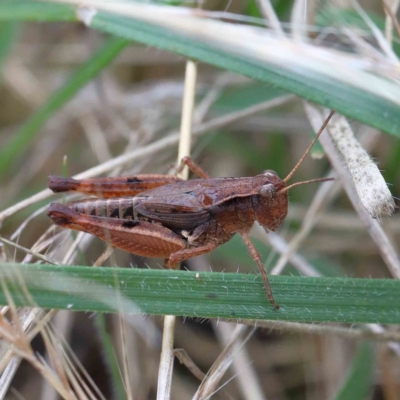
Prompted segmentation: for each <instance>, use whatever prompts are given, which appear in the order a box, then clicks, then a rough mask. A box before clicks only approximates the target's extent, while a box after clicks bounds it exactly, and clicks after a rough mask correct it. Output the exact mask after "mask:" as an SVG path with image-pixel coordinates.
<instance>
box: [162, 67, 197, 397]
mask: <svg viewBox="0 0 400 400" xmlns="http://www.w3.org/2000/svg"><path fill="white" fill-rule="evenodd" d="M196 81H197V64H196V63H195V62H193V61H190V60H189V61H187V62H186V72H185V87H184V92H183V102H182V117H181V131H180V139H179V146H178V160H177V165H179V163H180V160H181V159H182V158H183V157H185V156H189V155H190V147H191V139H192V130H193V126H192V125H193V114H194V104H195V96H196ZM180 176H181V178H183V179H187V178H188V176H189V169H188V168H187V167H185V168H184V169H183V171H182V172H181V173H180ZM175 320H176V317H175V316H172V315H166V316H165V317H164V329H163V341H162V349H161V359H160V366H159V370H158V387H157V399H158V400H164V399H165V400H168V399H170V396H171V381H172V372H173V366H174V353H173V347H174V335H175Z"/></svg>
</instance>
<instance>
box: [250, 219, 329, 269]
mask: <svg viewBox="0 0 400 400" xmlns="http://www.w3.org/2000/svg"><path fill="white" fill-rule="evenodd" d="M254 233H255V235H254V236H255V237H256V238H258V239H260V240H262V241H264V242H265V241H267V242H268V243H269V245H270V246H271V247H272V248H273V249H275V250H276V251H277V252H278V253H279V254H281V258H280V259H282V258H284V259H285V260H286V259H287V261H290V263H291V264H292V265H293V266H294V267H295V268H296V269H297V270H298V271H299V272H300V273H301V274H303V275H306V276H322V275H321V274H320V273H319V272H318V271H317V270H316V269H315V268H314V267H313V266H312V265H311V264H310V263H309V262H308V261H307V260H306V259H305V258H304V257H302V256H301V255H300V254H298V253H296V250H297V249H293V248H291V244H292V242H290V243H287V242H286V240H285V239H284V238H283V237H282V236H281V235H279V234H278V233H276V232H269V233H268V234H266V232H265V231H264V229H262V228H261V227H260V226H257V225H256V226H255V229H254ZM280 259H279V260H280ZM279 260H278V263H279ZM277 267H280V265H277V266H276V267H274V268H273V269H272V271H271V272H270V274H271V275H278V274H279V272H280V271H279V270H278V269H277Z"/></svg>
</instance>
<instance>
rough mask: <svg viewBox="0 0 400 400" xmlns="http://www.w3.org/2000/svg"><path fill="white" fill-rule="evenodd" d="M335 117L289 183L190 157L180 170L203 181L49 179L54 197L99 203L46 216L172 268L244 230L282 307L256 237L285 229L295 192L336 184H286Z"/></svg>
mask: <svg viewBox="0 0 400 400" xmlns="http://www.w3.org/2000/svg"><path fill="white" fill-rule="evenodd" d="M333 113H334V111H332V112H331V113H330V115H329V117H328V118H327V120H326V121H325V123H324V125H323V126H322V127H321V129H320V131H319V132H318V134H317V135H316V137H315V138H314V140H313V141H312V142H311V144H310V146H309V147H308V149H307V150H306V152H305V153H304V155H303V156H302V157H301V159H300V161H299V162H298V163H297V164H296V166H295V167H294V168H293V170H292V171H291V172H290V173H289V175H288V176H287V177H286V178H285V179H283V180H282V179H280V178H279V177H278V175H277V174H276V172H274V171H271V170H267V171H265V172H263V173H262V174H260V175H256V176H254V177H248V178H210V177H209V176H208V174H207V173H206V172H205V171H204V170H203V169H202V168H201V167H199V166H198V165H196V164H195V163H194V162H193V161H192V159H191V158H189V157H184V158H183V160H182V165H181V167H183V165H184V164H186V165H187V166H188V167H189V168H190V169H191V170H192V172H194V173H195V174H197V175H198V176H199V177H200V179H192V180H189V181H183V180H181V179H180V178H178V177H176V176H173V175H135V176H128V177H115V178H95V179H83V180H75V179H72V178H63V177H55V176H50V177H49V188H50V189H51V190H52V191H53V192H66V191H77V192H81V193H85V194H91V195H97V196H99V197H100V198H89V199H83V200H78V201H73V202H70V203H68V204H67V205H62V204H59V203H52V204H51V205H50V207H49V208H48V210H47V214H48V215H49V217H50V218H51V219H52V221H53V223H55V224H56V225H60V226H62V227H63V228H69V229H75V230H78V231H83V232H88V233H91V234H93V235H95V236H97V237H99V238H100V239H102V240H104V241H106V242H108V243H110V244H111V245H112V246H115V247H118V248H120V249H123V250H126V251H128V252H130V253H133V254H137V255H140V256H146V257H157V258H164V259H165V262H164V264H165V266H166V267H168V268H176V267H177V266H178V265H179V263H180V262H181V261H184V260H187V259H188V258H191V257H195V256H199V255H201V254H204V253H208V252H210V251H212V250H214V249H215V248H217V247H218V246H220V245H221V244H223V243H225V242H227V241H228V240H230V239H231V238H232V237H233V235H235V233H239V234H240V236H241V237H242V239H243V241H244V242H245V243H246V246H247V248H248V250H249V252H250V254H251V257H252V258H253V259H254V260H255V262H256V263H257V265H258V268H259V270H260V273H261V276H262V279H263V281H264V286H265V291H266V293H267V296H268V299H269V301H270V302H271V303H272V304H273V305H274V307H275V308H276V309H278V308H279V306H278V305H277V303H276V302H275V300H274V297H273V295H272V290H271V287H270V284H269V281H268V277H267V274H266V272H265V269H264V266H263V264H262V262H261V258H260V255H259V253H258V251H257V249H256V248H255V247H254V245H253V243H252V242H251V240H250V236H249V232H250V229H251V227H252V226H253V224H254V222H255V221H258V222H259V223H260V224H261V225H262V226H263V227H264V229H265V230H266V231H267V232H268V231H270V230H271V231H274V230H276V229H277V228H278V227H279V226H280V225H281V224H282V222H283V220H284V219H285V217H286V214H287V210H288V190H289V189H290V188H292V187H294V186H297V185H301V184H305V183H311V182H322V181H326V180H329V179H313V180H310V181H305V182H297V183H294V184H292V185H290V186H286V182H287V181H288V180H289V179H290V178H291V177H292V175H293V174H294V172H295V171H296V170H297V169H298V167H299V166H300V164H301V163H302V161H303V160H304V158H305V157H306V155H307V154H308V152H309V151H310V150H311V147H312V146H313V145H314V143H315V142H316V140H317V139H318V137H319V135H320V134H321V133H322V132H323V130H324V129H325V127H326V125H327V123H328V122H329V120H330V118H331V117H332V115H333Z"/></svg>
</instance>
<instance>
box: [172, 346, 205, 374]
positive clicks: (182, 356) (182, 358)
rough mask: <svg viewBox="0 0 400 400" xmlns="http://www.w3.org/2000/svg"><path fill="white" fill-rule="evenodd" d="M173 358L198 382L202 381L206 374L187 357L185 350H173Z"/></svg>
mask: <svg viewBox="0 0 400 400" xmlns="http://www.w3.org/2000/svg"><path fill="white" fill-rule="evenodd" d="M174 356H175V357H176V358H177V359H178V360H179V362H180V363H181V364H183V365H184V366H185V367H186V368H187V369H188V370H189V371H190V372H191V373H192V374H193V375H194V376H195V377H196V378H197V379H198V380H199V381H202V380H203V379H204V378H205V376H206V374H205V373H204V372H203V371H202V370H201V369H200V368H199V367H198V366H197V365H196V364H195V362H194V361H193V360H192V359H191V358H190V357H189V354H188V353H187V352H186V350H185V349H174Z"/></svg>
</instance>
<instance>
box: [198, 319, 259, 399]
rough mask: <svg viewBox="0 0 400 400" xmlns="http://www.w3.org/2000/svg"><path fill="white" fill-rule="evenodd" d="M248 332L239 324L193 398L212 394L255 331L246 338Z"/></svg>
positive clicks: (207, 396)
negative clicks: (238, 352)
mask: <svg viewBox="0 0 400 400" xmlns="http://www.w3.org/2000/svg"><path fill="white" fill-rule="evenodd" d="M247 332H248V329H246V328H245V327H244V326H243V325H242V326H240V325H237V326H236V328H235V330H234V331H233V333H232V336H231V338H230V341H229V343H228V344H227V345H226V347H225V348H224V350H223V351H222V352H221V354H220V355H219V356H218V358H217V359H216V360H215V362H214V364H213V365H212V367H211V368H210V370H209V371H208V372H207V374H206V377H205V378H204V380H203V381H202V383H201V385H200V386H199V388H198V390H197V392H196V394H195V395H194V396H193V400H200V399H207V398H209V397H210V396H212V395H213V394H214V393H215V391H216V390H218V389H217V386H218V385H219V382H220V380H221V379H222V377H223V376H224V375H225V372H226V371H227V369H228V368H229V367H230V365H231V363H232V360H233V358H234V357H235V355H236V353H237V351H238V349H239V348H241V347H242V346H243V345H244V344H245V343H246V341H247V340H248V339H249V337H250V336H251V335H252V334H253V332H254V331H251V332H250V334H249V335H248V336H247V337H246V338H245V337H244V335H245V334H246V333H247Z"/></svg>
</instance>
